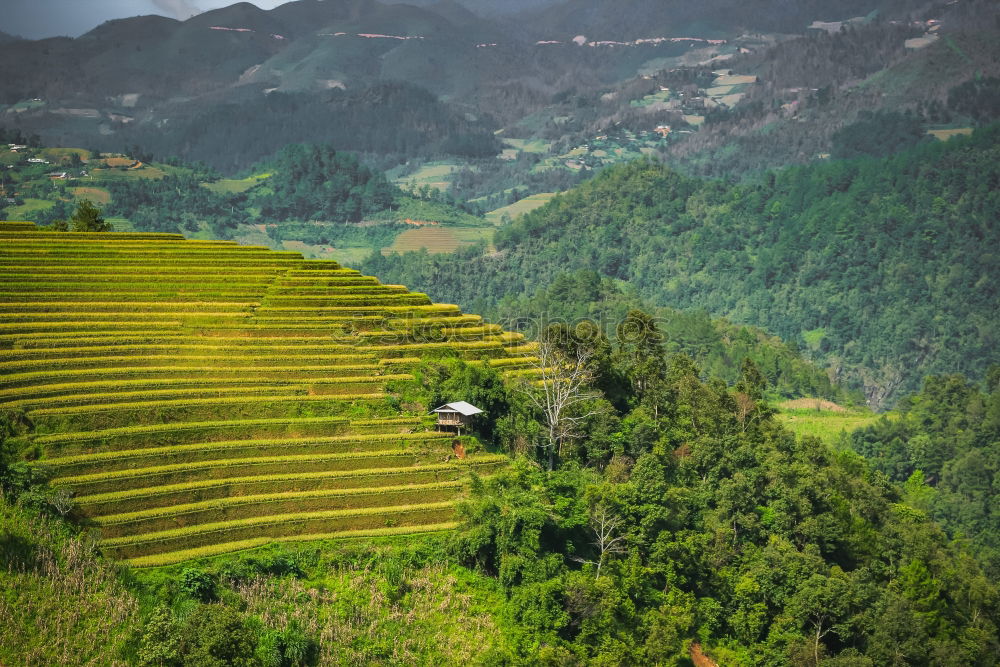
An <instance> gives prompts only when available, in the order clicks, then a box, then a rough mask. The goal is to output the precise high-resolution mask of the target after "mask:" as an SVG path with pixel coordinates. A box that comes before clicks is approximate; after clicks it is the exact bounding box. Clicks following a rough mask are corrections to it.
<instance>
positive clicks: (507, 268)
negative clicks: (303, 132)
mask: <svg viewBox="0 0 1000 667" xmlns="http://www.w3.org/2000/svg"><path fill="white" fill-rule="evenodd" d="M998 138H1000V132H998V128H997V127H995V126H994V127H990V128H986V129H982V130H979V131H977V132H976V133H975V134H974V135H973V136H972V137H956V138H954V139H952V140H950V141H948V142H947V143H937V142H931V143H927V144H925V145H921V146H918V147H917V148H914V149H913V150H911V151H909V152H906V153H902V154H899V155H898V156H896V157H892V158H885V159H873V158H866V159H858V160H849V161H836V162H830V163H826V164H816V165H812V166H808V167H801V168H794V169H787V170H784V171H780V172H775V173H772V174H769V175H767V176H766V177H763V178H761V179H759V180H757V181H754V182H752V183H748V184H745V185H735V186H734V185H728V184H724V183H718V182H713V181H701V180H696V179H692V178H688V177H685V176H682V175H680V174H678V173H676V172H673V171H671V170H669V169H667V168H665V167H662V166H660V165H656V164H653V163H649V162H638V163H633V164H630V165H627V166H622V167H616V168H611V169H608V170H605V171H604V172H602V173H601V174H600V175H598V176H597V177H595V178H594V179H593V180H591V181H589V182H587V183H586V184H584V185H582V186H580V187H579V188H577V189H575V190H573V191H571V192H569V193H566V194H563V195H561V196H559V197H557V198H556V199H554V200H553V201H552V202H550V203H549V204H547V205H546V206H544V207H542V208H540V209H538V210H536V211H533V212H531V213H529V214H526V215H525V216H523V217H521V218H520V219H519V220H517V221H516V222H514V223H513V224H512V225H510V226H508V227H506V228H503V229H501V230H498V232H497V234H496V238H495V241H494V242H495V244H496V249H497V251H498V252H497V253H489V254H486V253H483V252H481V251H476V250H475V249H471V250H465V251H463V250H460V251H458V253H457V256H456V257H457V259H458V261H456V258H453V257H447V258H444V257H434V256H429V255H419V254H406V255H403V256H399V257H397V256H392V257H382V256H381V255H372V256H371V257H369V259H368V260H366V262H365V263H364V264H363V267H364V269H365V271H367V272H370V273H375V274H377V275H380V276H383V277H384V278H385V279H387V280H390V281H392V282H406V283H413V284H420V285H423V286H425V289H426V290H427V291H428V292H429V293H430V294H432V295H434V297H435V298H439V299H445V300H449V301H455V302H459V303H462V304H463V305H466V306H469V307H471V308H474V309H475V310H477V311H479V312H485V313H487V314H491V313H495V312H497V311H496V308H497V304H499V303H500V302H501V301H502V300H503V299H504V298H505V296H506V297H507V298H509V299H511V298H515V297H519V295H524V294H531V293H532V292H534V291H535V290H538V289H539V288H540V287H541V288H545V287H547V286H550V285H553V284H554V282H555V280H556V278H557V277H558V276H559V275H560V274H562V273H564V272H565V271H566V267H582V268H588V269H591V270H593V271H596V272H597V273H598V274H601V275H606V276H609V277H611V278H615V279H619V280H622V281H626V282H628V283H629V284H631V285H632V286H634V287H635V288H636V290H637V292H638V294H639V295H640V296H641V297H642V298H644V299H646V300H648V301H649V302H650V303H652V304H654V305H663V306H669V307H671V308H678V309H704V310H705V311H707V312H708V313H710V314H712V315H714V316H723V317H726V318H727V319H728V320H730V321H732V322H735V323H745V324H749V325H754V326H758V327H762V328H763V329H765V330H767V331H769V332H771V333H774V334H777V335H778V336H781V337H782V338H783V339H784V340H787V341H790V342H791V343H792V344H795V343H798V342H799V341H801V342H802V343H804V344H805V345H806V346H812V345H815V346H816V347H817V348H818V349H816V350H815V352H812V353H811V356H812V357H813V358H814V359H816V360H819V361H822V362H823V363H824V364H825V365H829V366H830V367H831V368H832V369H834V372H835V373H837V374H838V377H839V378H840V379H841V380H842V381H845V382H846V383H848V384H849V385H850V386H853V387H858V388H863V389H864V391H865V394H866V399H867V400H868V402H869V405H870V406H872V407H874V408H883V407H886V406H889V405H891V404H892V402H893V401H894V400H895V399H896V398H898V396H899V395H900V393H901V392H905V391H908V390H911V389H913V388H914V387H915V386H916V385H917V384H918V383H919V382H920V380H921V378H922V375H923V374H925V373H928V372H950V371H961V372H965V373H968V374H969V375H972V376H976V375H978V374H981V373H982V372H983V371H985V367H986V365H987V363H988V359H990V356H991V354H992V351H993V348H994V345H993V343H992V341H993V338H994V336H993V331H994V329H995V326H994V324H995V313H996V312H997V311H998V310H1000V303H998V302H997V301H996V294H995V293H994V291H992V290H990V289H988V288H987V286H988V285H989V284H990V282H991V280H992V276H994V275H997V274H998V273H1000V266H997V255H996V254H995V253H991V252H989V251H987V249H988V248H992V247H994V246H997V245H998V244H1000V239H997V238H996V234H997V226H996V225H995V224H993V222H992V221H993V220H995V219H996V217H997V216H998V212H997V209H996V197H995V196H993V191H994V190H995V188H992V186H991V183H992V182H993V180H995V178H996V177H997V165H1000V160H998V159H997V155H998V150H1000V149H998ZM472 284H475V285H476V289H475V290H473V291H470V290H469V289H468V288H467V286H468V285H472ZM572 303H582V302H581V301H573V302H572ZM819 330H822V333H823V335H822V336H819V333H818V332H819ZM802 332H812V333H811V334H810V336H811V338H810V339H808V340H804V339H803V338H800V336H802Z"/></svg>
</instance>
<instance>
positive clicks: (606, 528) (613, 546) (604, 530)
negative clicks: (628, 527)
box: [590, 502, 625, 580]
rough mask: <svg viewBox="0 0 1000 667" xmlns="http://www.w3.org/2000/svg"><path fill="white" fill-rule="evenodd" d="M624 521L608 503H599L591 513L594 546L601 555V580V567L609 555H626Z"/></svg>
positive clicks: (599, 574) (599, 558)
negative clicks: (622, 530)
mask: <svg viewBox="0 0 1000 667" xmlns="http://www.w3.org/2000/svg"><path fill="white" fill-rule="evenodd" d="M621 524H622V519H621V517H620V516H618V515H617V514H615V513H614V512H613V511H612V510H611V509H610V508H609V507H608V506H607V504H606V503H603V502H602V503H598V505H597V506H596V507H594V509H593V510H591V513H590V528H591V530H593V531H594V546H595V547H597V553H598V554H599V556H598V559H597V575H596V576H595V577H594V579H595V580H596V579H600V578H601V565H603V564H604V559H605V558H606V557H607V556H608V555H609V554H620V553H625V544H624V543H625V535H624V534H622V532H621V531H620V528H621Z"/></svg>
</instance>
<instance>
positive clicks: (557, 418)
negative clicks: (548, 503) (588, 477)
mask: <svg viewBox="0 0 1000 667" xmlns="http://www.w3.org/2000/svg"><path fill="white" fill-rule="evenodd" d="M592 356H593V350H592V349H590V348H588V347H586V346H582V345H581V346H576V349H575V350H573V351H570V352H566V351H563V350H560V349H559V348H558V346H557V345H556V344H555V343H554V342H552V341H542V342H541V343H539V347H538V352H537V353H536V357H537V359H538V360H537V361H536V362H535V363H534V368H535V370H536V371H537V373H536V375H535V376H534V377H535V380H534V381H531V382H525V383H523V384H522V385H521V391H522V393H524V394H525V395H526V396H527V397H528V400H529V401H530V402H531V403H532V405H534V406H535V407H536V408H537V409H538V410H539V411H540V412H541V413H542V416H543V418H544V420H545V426H546V428H547V437H546V444H544V445H542V447H543V448H544V449H546V450H548V459H549V470H552V469H553V468H554V467H555V462H556V457H557V456H562V452H563V446H564V445H565V444H566V443H568V442H571V441H572V440H573V439H574V438H576V437H578V435H579V426H580V424H581V423H582V422H583V421H585V420H586V419H587V418H588V417H591V416H592V415H593V414H595V411H593V410H586V409H581V408H584V406H585V404H586V403H587V402H588V401H591V400H593V399H595V398H597V397H598V394H597V392H595V391H592V390H591V389H590V384H591V382H593V380H594V375H593V372H592V371H591V369H590V366H589V362H590V358H591V357H592Z"/></svg>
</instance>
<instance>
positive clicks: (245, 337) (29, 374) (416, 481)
mask: <svg viewBox="0 0 1000 667" xmlns="http://www.w3.org/2000/svg"><path fill="white" fill-rule="evenodd" d="M0 239H2V246H0V254H2V259H0V265H2V276H3V280H2V286H0V313H2V316H0V370H2V373H0V408H6V409H16V410H21V411H24V414H25V415H26V417H27V419H28V420H29V421H30V424H31V431H30V434H29V435H28V436H26V437H28V438H30V440H31V442H30V445H29V448H28V449H29V451H30V452H31V456H32V457H33V458H34V459H35V461H36V463H35V465H37V466H39V467H43V468H44V470H45V472H46V473H47V474H48V475H49V476H50V477H51V483H52V485H53V486H54V487H55V488H56V489H60V490H61V489H65V490H67V491H69V492H71V493H72V495H73V500H74V502H75V507H76V510H75V511H76V512H78V513H79V514H80V515H81V516H82V517H83V519H84V520H85V521H87V522H90V523H92V524H93V525H94V526H95V527H96V528H97V529H98V530H99V533H100V536H101V541H102V546H103V549H104V551H105V553H107V554H109V555H111V556H113V557H116V558H119V559H122V560H126V561H128V562H129V563H130V564H132V565H135V566H155V565H166V564H170V563H175V562H180V561H183V560H186V559H188V558H194V557H201V556H208V555H213V554H219V553H225V552H230V551H235V550H239V549H247V548H252V547H255V546H260V545H263V544H266V543H269V542H277V541H286V540H310V539H326V538H335V537H340V536H345V537H347V536H358V535H386V534H401V533H402V534H406V533H416V532H423V531H435V530H443V529H448V528H450V527H451V526H453V523H452V522H453V502H454V501H455V499H456V498H457V496H458V495H459V493H460V491H461V485H462V479H463V477H464V476H465V475H466V474H467V472H468V471H469V470H470V469H472V468H475V469H476V470H477V471H479V472H481V473H489V472H490V471H492V470H496V469H497V468H498V467H500V466H502V465H504V462H505V460H506V459H505V458H504V457H502V456H499V455H494V454H488V453H471V454H469V455H467V456H464V455H461V456H460V455H459V454H456V453H453V451H452V439H453V438H454V436H453V435H451V434H448V433H440V432H437V431H435V430H434V429H435V425H434V422H433V420H432V419H431V418H430V417H428V416H426V415H424V414H408V413H406V412H405V411H403V410H401V409H400V408H397V407H394V405H395V403H394V402H393V400H392V396H391V395H390V394H389V393H387V390H386V385H387V383H389V382H391V381H399V380H406V379H408V378H411V377H412V376H411V375H409V374H408V370H410V369H412V366H413V365H414V364H415V363H417V362H419V360H420V358H421V356H423V355H455V356H458V357H461V358H464V359H485V360H488V361H487V363H489V364H491V365H494V366H497V367H498V368H502V369H503V370H504V372H505V373H518V374H522V375H524V374H528V375H530V373H531V372H532V371H531V364H532V362H533V361H534V358H533V357H532V356H530V355H531V354H532V346H531V345H530V344H526V343H525V342H524V340H523V337H522V336H521V335H520V334H513V333H505V332H503V331H502V330H501V328H500V327H499V326H495V325H489V324H484V323H483V321H482V320H481V318H480V317H478V316H475V315H464V314H462V312H461V311H460V310H459V308H458V307H457V306H453V305H446V304H435V303H431V301H430V299H429V298H428V297H427V296H426V295H425V294H420V293H415V292H410V291H408V290H407V289H406V288H405V287H402V286H399V285H383V284H381V283H379V281H378V280H377V279H376V278H373V277H370V276H363V275H361V274H360V273H359V272H358V271H354V270H351V269H346V268H342V267H341V266H339V265H338V264H337V263H336V262H333V261H316V260H304V259H303V258H302V256H301V255H300V254H298V253H294V252H275V251H272V250H269V249H267V248H265V247H261V246H241V245H237V244H236V243H234V242H229V241H190V240H185V239H184V238H183V237H182V236H180V235H176V234H129V233H103V234H97V233H72V232H65V233H59V232H48V231H39V230H38V229H36V228H35V226H34V225H33V224H32V223H17V222H15V223H10V222H8V223H0ZM457 398H461V397H456V399H457Z"/></svg>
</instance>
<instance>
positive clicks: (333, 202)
mask: <svg viewBox="0 0 1000 667" xmlns="http://www.w3.org/2000/svg"><path fill="white" fill-rule="evenodd" d="M252 171H253V172H254V173H260V174H266V175H267V177H266V178H262V179H260V182H259V183H258V184H257V185H256V186H255V187H253V188H251V189H250V190H248V191H244V192H236V193H228V194H227V193H225V192H216V191H213V190H212V189H210V188H206V187H205V181H206V180H217V178H218V176H217V174H213V173H211V172H207V173H206V172H205V171H204V170H201V171H199V170H192V171H191V173H178V174H174V175H167V176H165V177H163V178H161V179H131V180H118V181H110V182H109V183H107V186H106V187H107V189H108V192H109V193H110V195H111V204H110V205H109V206H108V213H109V214H110V215H117V216H122V217H124V218H128V219H129V220H130V221H131V222H132V224H133V225H134V226H135V228H136V229H138V230H141V231H153V232H174V231H177V230H182V231H185V232H195V231H198V230H199V229H200V223H204V224H207V225H208V227H209V228H210V229H211V231H212V233H213V234H214V235H215V236H216V237H218V238H229V237H231V236H232V233H233V231H234V230H235V229H236V227H237V226H238V225H241V224H247V223H250V222H254V221H258V220H266V221H268V222H281V221H301V222H304V221H309V220H324V221H330V222H336V223H344V222H357V221H358V220H360V219H361V218H362V217H363V216H368V215H371V214H374V213H379V212H382V211H385V210H389V209H391V208H392V207H393V206H394V204H395V203H396V198H397V197H401V196H402V193H401V192H400V190H399V189H398V188H396V187H395V186H394V185H392V184H390V183H389V182H388V181H387V180H386V178H385V175H384V174H382V173H381V172H377V171H374V170H372V169H370V168H369V167H367V166H366V165H364V164H362V163H361V162H360V161H359V160H358V158H357V157H356V156H355V155H353V154H351V153H347V152H341V151H337V150H334V149H333V147H332V146H330V145H328V144H320V145H304V144H292V145H289V146H287V147H285V148H284V149H282V150H281V151H279V153H278V154H277V155H276V156H275V157H273V158H272V159H270V160H267V161H264V162H261V163H260V164H258V165H256V166H255V168H254V169H253V170H252ZM292 228H297V229H300V230H301V229H302V225H298V226H296V225H292ZM395 231H396V232H398V231H399V230H398V229H397V230H395ZM380 233H382V234H383V235H384V234H385V230H381V232H380ZM278 237H279V238H294V239H296V240H310V239H300V238H298V237H297V236H292V235H290V232H287V231H283V232H279V233H278Z"/></svg>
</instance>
